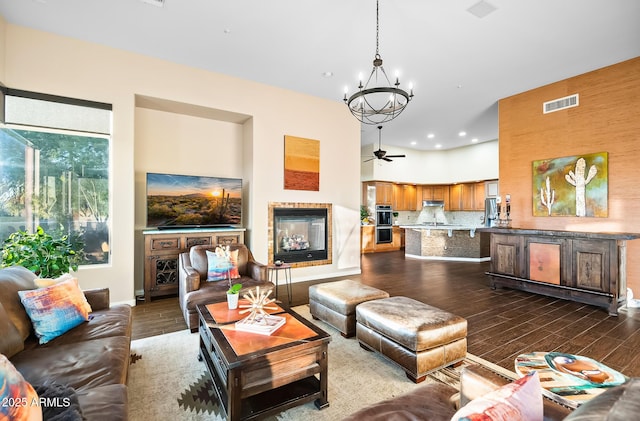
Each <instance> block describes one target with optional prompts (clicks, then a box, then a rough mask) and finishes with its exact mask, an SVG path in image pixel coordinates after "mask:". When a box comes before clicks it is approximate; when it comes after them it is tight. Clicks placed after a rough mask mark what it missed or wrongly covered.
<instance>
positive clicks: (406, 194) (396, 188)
mask: <svg viewBox="0 0 640 421" xmlns="http://www.w3.org/2000/svg"><path fill="white" fill-rule="evenodd" d="M421 207H422V205H421ZM392 208H393V210H394V211H414V210H416V186H414V185H413V184H394V185H393V205H392Z"/></svg>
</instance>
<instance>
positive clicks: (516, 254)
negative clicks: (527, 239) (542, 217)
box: [491, 234, 523, 276]
mask: <svg viewBox="0 0 640 421" xmlns="http://www.w3.org/2000/svg"><path fill="white" fill-rule="evenodd" d="M522 247H523V240H522V237H520V236H514V235H500V234H493V235H492V236H491V256H492V258H491V272H496V273H501V274H504V275H511V276H523V274H522V268H523V264H522V254H523V253H522Z"/></svg>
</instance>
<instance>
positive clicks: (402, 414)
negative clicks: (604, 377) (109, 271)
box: [343, 364, 640, 421]
mask: <svg viewBox="0 0 640 421" xmlns="http://www.w3.org/2000/svg"><path fill="white" fill-rule="evenodd" d="M510 381H512V380H511V379H508V378H506V377H503V376H502V375H500V374H498V373H496V372H494V371H493V370H490V369H489V368H487V367H485V366H481V365H477V364H475V365H470V366H467V367H464V368H463V369H462V372H461V373H460V392H458V390H456V389H455V388H453V387H451V386H449V385H446V384H443V383H429V384H427V385H424V386H420V387H418V388H416V389H414V390H413V391H411V392H409V393H406V394H403V395H400V396H396V397H393V398H391V399H387V400H385V401H382V402H378V403H375V404H373V405H370V406H368V407H366V408H363V409H361V410H359V411H357V412H355V413H353V414H351V415H350V416H348V417H347V418H345V419H344V420H343V421H360V420H368V421H376V420H379V421H389V420H395V421H400V420H402V421H410V420H415V421H419V420H429V421H449V420H451V418H452V417H453V415H454V414H455V413H456V411H457V410H458V409H459V407H461V406H464V405H466V404H467V403H469V402H471V401H472V400H473V399H476V398H479V397H481V396H483V395H485V394H487V393H489V392H491V391H493V390H495V389H498V388H500V387H501V386H504V385H505V384H507V383H509V382H510ZM639 395H640V379H639V378H632V379H630V381H629V382H627V383H625V384H623V385H621V386H617V387H613V388H611V389H608V390H607V391H606V392H604V393H602V394H600V395H598V396H597V397H595V398H593V399H591V400H590V401H589V402H587V403H585V404H583V405H581V406H580V407H579V408H578V409H576V410H575V411H573V410H572V409H570V408H568V407H565V406H563V405H560V404H559V403H557V402H555V401H552V400H551V399H549V398H547V397H544V398H543V410H544V420H545V421H560V420H564V421H596V420H598V421H599V420H605V419H606V420H607V421H627V420H631V419H636V417H637V414H638V412H639V411H640V399H639Z"/></svg>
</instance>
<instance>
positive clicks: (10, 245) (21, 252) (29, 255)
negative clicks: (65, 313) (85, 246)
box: [0, 226, 78, 278]
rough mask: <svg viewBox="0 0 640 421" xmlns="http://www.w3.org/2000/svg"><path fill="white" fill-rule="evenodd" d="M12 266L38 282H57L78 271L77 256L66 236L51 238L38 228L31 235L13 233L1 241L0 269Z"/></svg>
mask: <svg viewBox="0 0 640 421" xmlns="http://www.w3.org/2000/svg"><path fill="white" fill-rule="evenodd" d="M16 265H20V266H24V267H25V268H27V269H29V270H30V271H32V272H33V273H35V274H36V275H38V276H39V277H41V278H57V277H59V276H61V275H63V274H65V273H68V272H69V271H70V270H74V271H75V270H78V255H77V254H76V251H75V250H74V249H73V246H72V244H71V242H70V241H69V239H68V237H67V236H66V235H63V236H61V237H58V238H54V237H53V236H51V235H50V234H47V233H46V232H45V231H44V229H43V228H42V227H40V226H38V228H36V231H35V232H34V233H29V232H26V231H17V232H14V233H13V234H11V235H9V238H7V239H6V240H5V241H4V243H3V246H2V263H1V264H0V267H3V268H4V267H9V266H16Z"/></svg>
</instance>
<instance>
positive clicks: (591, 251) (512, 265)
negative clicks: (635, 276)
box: [478, 228, 640, 316]
mask: <svg viewBox="0 0 640 421" xmlns="http://www.w3.org/2000/svg"><path fill="white" fill-rule="evenodd" d="M478 231H482V232H490V233H491V246H490V247H491V264H490V269H489V271H488V272H486V274H487V275H488V276H489V277H490V279H491V287H492V288H496V287H498V286H502V287H508V288H514V289H520V290H524V291H529V292H534V293H538V294H543V295H548V296H551V297H556V298H562V299H567V300H572V301H578V302H581V303H585V304H591V305H596V306H600V307H605V308H607V309H608V311H609V314H610V315H612V316H616V315H617V314H618V308H619V307H620V306H622V305H624V303H625V301H626V296H627V280H626V242H627V240H633V239H636V238H640V235H639V234H631V233H589V232H573V231H552V230H537V229H519V228H481V229H478Z"/></svg>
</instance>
